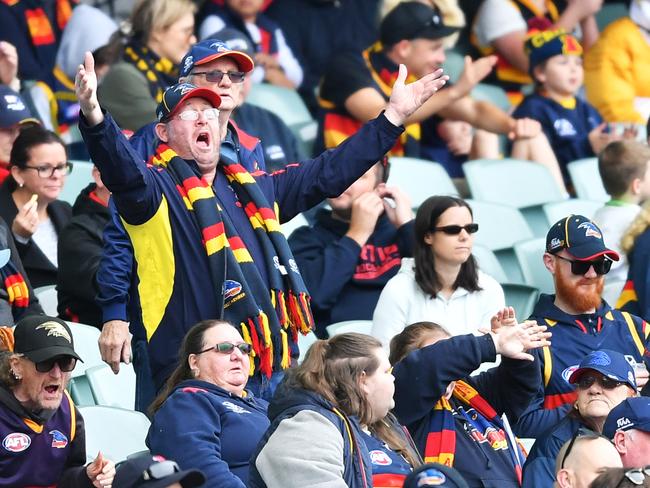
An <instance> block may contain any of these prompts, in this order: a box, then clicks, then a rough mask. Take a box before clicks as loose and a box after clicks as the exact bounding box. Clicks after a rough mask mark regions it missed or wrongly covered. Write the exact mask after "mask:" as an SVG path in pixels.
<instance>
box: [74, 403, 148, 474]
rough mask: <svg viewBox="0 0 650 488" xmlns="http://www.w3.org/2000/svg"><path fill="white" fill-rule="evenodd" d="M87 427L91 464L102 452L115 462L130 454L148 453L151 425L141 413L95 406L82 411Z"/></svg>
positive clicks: (84, 408)
mask: <svg viewBox="0 0 650 488" xmlns="http://www.w3.org/2000/svg"><path fill="white" fill-rule="evenodd" d="M79 411H80V412H81V415H82V417H83V419H84V424H85V427H86V460H87V461H88V462H90V461H92V460H93V459H94V458H95V457H96V456H97V453H98V452H99V451H101V452H102V454H103V455H104V456H105V457H107V458H108V459H110V460H111V461H113V462H115V463H116V464H117V463H118V462H120V461H123V460H124V459H126V458H127V456H129V455H130V454H133V453H135V452H139V451H146V450H147V445H146V444H145V438H146V436H147V432H148V431H149V426H150V425H151V423H150V422H149V419H148V418H147V417H146V416H145V415H144V414H143V413H141V412H135V411H132V410H125V409H123V408H115V407H105V406H102V405H94V406H89V407H79Z"/></svg>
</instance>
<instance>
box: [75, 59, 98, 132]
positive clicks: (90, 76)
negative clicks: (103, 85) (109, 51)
mask: <svg viewBox="0 0 650 488" xmlns="http://www.w3.org/2000/svg"><path fill="white" fill-rule="evenodd" d="M74 88H75V93H76V95H77V100H78V101H79V106H80V108H81V113H83V115H84V117H86V120H87V121H88V124H89V125H90V126H94V125H97V124H99V123H100V122H102V121H103V120H104V114H102V110H101V108H100V106H99V101H98V100H97V74H96V73H95V60H94V59H93V55H92V54H91V53H90V52H89V51H86V54H85V55H84V63H83V64H80V65H79V68H77V75H76V76H75V78H74Z"/></svg>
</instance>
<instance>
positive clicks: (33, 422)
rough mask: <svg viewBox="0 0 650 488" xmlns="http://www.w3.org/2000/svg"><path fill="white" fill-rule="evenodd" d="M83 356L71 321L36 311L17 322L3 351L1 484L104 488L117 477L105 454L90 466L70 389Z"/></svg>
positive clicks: (0, 363)
mask: <svg viewBox="0 0 650 488" xmlns="http://www.w3.org/2000/svg"><path fill="white" fill-rule="evenodd" d="M78 360H81V358H80V357H79V356H78V355H77V353H76V352H75V350H74V340H73V337H72V332H71V331H70V328H69V327H68V325H67V324H66V323H65V322H64V321H62V320H60V319H58V318H54V317H48V316H46V315H35V316H32V317H27V318H24V319H22V320H21V321H19V322H18V324H17V325H16V327H15V329H14V349H13V351H12V352H7V351H5V352H3V353H2V354H1V355H0V439H2V441H1V442H2V445H1V446H0V451H1V452H2V454H1V455H0V486H57V485H58V486H70V487H90V486H95V487H96V488H102V487H104V486H109V485H110V484H111V482H112V480H113V476H114V475H115V466H114V464H113V462H112V461H109V460H107V459H104V457H103V456H102V454H101V453H99V454H98V455H97V457H96V458H95V460H94V461H93V462H92V463H90V464H88V465H85V464H86V440H85V430H84V422H83V418H82V416H81V414H80V413H79V411H78V410H77V408H76V407H75V405H74V403H72V399H71V398H70V396H69V395H68V393H67V392H66V391H65V388H66V386H67V384H68V380H69V379H70V372H71V371H72V370H73V369H74V367H75V365H76V363H77V361H78Z"/></svg>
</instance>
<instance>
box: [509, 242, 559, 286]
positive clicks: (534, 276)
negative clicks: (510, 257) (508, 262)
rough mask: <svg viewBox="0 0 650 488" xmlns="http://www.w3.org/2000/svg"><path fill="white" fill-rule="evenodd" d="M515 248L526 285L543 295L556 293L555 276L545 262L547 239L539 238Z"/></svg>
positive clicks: (517, 244) (521, 243)
mask: <svg viewBox="0 0 650 488" xmlns="http://www.w3.org/2000/svg"><path fill="white" fill-rule="evenodd" d="M514 248H515V255H516V256H517V260H518V261H519V266H520V268H521V272H522V274H523V276H524V280H525V283H526V284H527V285H530V286H533V287H535V288H537V289H538V290H539V291H540V292H542V293H554V292H555V286H554V285H553V275H551V273H550V271H549V270H547V269H546V266H544V261H543V256H544V251H545V249H546V239H545V238H543V237H538V238H536V239H529V240H527V241H522V242H517V243H516V244H515V246H514Z"/></svg>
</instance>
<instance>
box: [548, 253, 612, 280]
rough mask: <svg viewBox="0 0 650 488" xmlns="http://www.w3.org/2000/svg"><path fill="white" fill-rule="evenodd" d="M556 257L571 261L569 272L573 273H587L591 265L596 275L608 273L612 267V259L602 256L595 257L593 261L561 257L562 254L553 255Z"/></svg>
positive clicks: (580, 274) (579, 274)
mask: <svg viewBox="0 0 650 488" xmlns="http://www.w3.org/2000/svg"><path fill="white" fill-rule="evenodd" d="M555 257H556V258H558V259H561V260H562V261H567V262H569V263H571V272H572V273H573V274H574V275H578V276H582V275H585V274H587V271H589V268H591V267H592V266H593V268H594V271H595V272H596V274H597V275H606V274H607V273H609V270H610V269H611V268H612V260H611V259H607V258H603V259H595V260H593V261H578V260H575V261H574V260H573V259H567V258H563V257H562V256H558V255H557V254H556V255H555Z"/></svg>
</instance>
